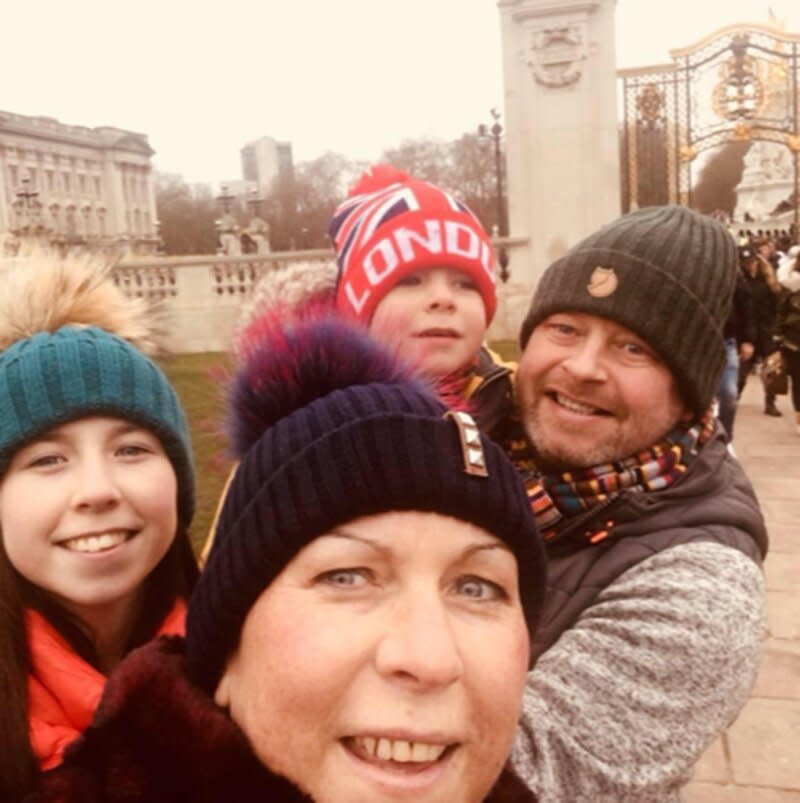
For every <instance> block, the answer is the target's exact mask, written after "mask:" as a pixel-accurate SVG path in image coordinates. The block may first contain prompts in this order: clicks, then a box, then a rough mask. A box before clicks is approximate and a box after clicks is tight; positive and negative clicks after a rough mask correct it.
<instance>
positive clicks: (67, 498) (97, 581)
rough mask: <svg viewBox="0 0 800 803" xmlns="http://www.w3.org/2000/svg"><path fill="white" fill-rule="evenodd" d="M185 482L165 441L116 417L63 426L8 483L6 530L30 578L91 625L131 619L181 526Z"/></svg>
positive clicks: (2, 496) (12, 556)
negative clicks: (180, 491)
mask: <svg viewBox="0 0 800 803" xmlns="http://www.w3.org/2000/svg"><path fill="white" fill-rule="evenodd" d="M176 492H177V480H176V477H175V472H174V471H173V468H172V464H171V463H170V461H169V459H168V458H167V456H166V454H165V453H164V449H163V447H162V445H161V442H160V441H159V439H158V438H157V437H156V436H155V435H154V434H153V433H151V432H150V431H149V430H146V429H142V428H141V427H139V426H138V425H135V424H133V423H131V422H129V421H125V420H123V419H117V418H104V417H103V418H101V417H92V418H83V419H80V420H78V421H73V422H71V423H69V424H64V425H63V426H59V427H56V428H55V429H52V430H50V431H49V432H47V433H46V434H44V435H42V436H41V437H40V438H37V439H36V440H35V441H33V442H31V443H29V444H27V445H26V446H24V447H23V448H21V449H20V450H19V451H18V452H16V453H15V454H14V456H13V458H12V460H11V463H10V465H9V467H8V470H7V471H6V473H5V475H4V476H3V477H2V479H0V533H2V538H3V544H4V546H5V550H6V554H7V555H8V559H9V561H10V562H11V564H12V565H13V566H14V568H15V569H16V570H17V571H18V572H19V573H20V574H21V575H23V576H24V577H25V578H26V579H27V580H28V581H29V582H31V583H33V584H34V585H36V586H38V587H39V588H41V589H42V590H44V591H46V592H47V593H49V594H51V595H52V596H53V597H54V598H55V599H56V601H57V602H59V603H60V604H61V605H62V606H63V607H64V608H66V609H67V610H68V611H70V612H71V613H73V614H74V615H76V616H77V617H78V618H79V619H81V620H82V621H83V622H85V623H86V624H89V625H90V626H91V625H92V623H94V622H97V621H108V619H109V617H110V619H111V620H112V621H116V622H126V621H127V622H129V621H130V618H131V617H133V616H135V603H136V601H137V592H138V591H139V590H140V588H141V586H142V581H143V580H144V579H145V578H146V577H147V576H148V575H149V574H150V572H151V571H152V570H153V569H154V568H155V566H156V565H157V564H158V563H159V561H160V560H161V559H162V558H163V557H164V555H165V554H166V552H167V550H168V549H169V547H170V545H171V544H172V539H173V538H174V536H175V530H176V526H177V505H176Z"/></svg>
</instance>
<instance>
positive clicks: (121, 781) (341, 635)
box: [34, 318, 544, 803]
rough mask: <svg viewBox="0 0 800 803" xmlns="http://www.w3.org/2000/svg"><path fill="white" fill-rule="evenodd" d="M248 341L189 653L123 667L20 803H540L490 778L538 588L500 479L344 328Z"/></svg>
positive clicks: (539, 567) (254, 334) (172, 645)
mask: <svg viewBox="0 0 800 803" xmlns="http://www.w3.org/2000/svg"><path fill="white" fill-rule="evenodd" d="M248 336H249V338H251V339H250V340H249V341H248V342H246V343H245V344H244V348H243V349H242V351H241V363H240V368H239V369H238V373H237V375H236V377H235V381H234V383H233V386H232V395H231V402H230V416H231V427H230V432H231V438H232V442H233V447H234V451H235V454H236V456H237V457H238V458H239V461H240V462H239V465H238V468H237V470H236V473H235V475H234V476H233V478H232V481H231V483H230V484H229V486H228V489H227V492H226V496H225V500H224V504H223V506H222V511H221V514H220V517H219V520H218V523H217V528H216V537H215V539H214V543H213V547H212V549H211V552H210V554H209V558H208V562H207V564H206V568H205V570H204V572H203V574H202V576H201V578H200V580H199V582H198V585H197V587H196V589H195V593H194V595H193V597H192V600H191V604H190V610H189V616H188V619H187V637H186V642H185V648H184V646H183V644H182V642H180V641H179V640H175V639H173V640H168V639H167V640H164V639H162V640H160V642H156V643H155V644H154V645H150V646H148V647H145V648H144V649H142V650H140V651H138V652H137V653H135V654H134V655H132V656H131V657H130V658H129V659H128V660H127V661H125V662H124V663H123V664H122V665H121V666H120V667H119V669H118V671H117V673H116V674H115V677H114V678H113V679H112V681H111V682H110V683H109V685H108V689H107V693H106V697H105V700H104V703H103V705H102V706H101V711H100V714H99V715H98V718H97V720H96V722H95V725H94V726H93V727H92V728H90V729H89V730H88V731H87V732H86V734H85V736H84V738H83V740H82V743H81V744H79V745H76V746H75V748H74V749H73V750H72V751H71V752H70V756H69V758H68V761H67V763H66V764H65V766H64V767H63V768H62V769H60V770H58V771H56V772H54V773H52V774H51V775H50V776H48V777H45V778H44V783H43V786H42V788H41V790H40V793H39V795H37V796H36V797H35V798H34V799H35V800H36V801H55V800H58V801H77V800H81V801H85V802H87V803H92V801H121V800H126V801H145V800H146V801H150V803H155V802H156V801H175V800H193V801H208V803H211V801H215V802H216V801H228V800H236V801H255V800H280V801H287V802H288V803H290V802H291V801H305V800H314V801H317V802H318V803H327V802H328V801H330V802H331V803H333V801H336V803H348V801H352V803H355V802H356V801H365V800H369V801H376V802H377V803H380V802H381V801H399V800H411V799H413V800H415V801H421V802H424V801H428V802H430V803H433V801H448V803H478V802H479V801H484V800H487V801H495V802H497V801H531V800H533V797H532V795H531V793H530V792H529V791H528V790H527V789H526V788H525V787H524V786H523V785H522V784H521V782H520V781H519V780H518V779H517V778H516V777H515V776H514V775H513V774H512V772H511V770H510V769H508V768H507V766H506V759H507V756H508V753H509V750H510V746H511V742H512V739H513V736H514V731H515V727H516V722H517V718H518V714H519V709H520V701H521V695H522V691H523V687H524V684H525V679H526V675H527V670H528V664H529V654H530V653H529V634H530V632H531V630H532V629H533V628H534V626H535V622H536V619H537V617H538V614H539V609H540V606H541V600H542V594H543V591H544V557H543V550H542V546H541V543H540V541H539V537H538V533H537V530H536V526H535V524H534V521H533V518H532V513H531V511H530V506H529V504H528V501H527V497H526V495H525V492H524V490H523V488H522V486H521V482H520V479H519V478H518V476H517V474H516V471H515V469H514V467H513V466H512V465H511V463H510V462H509V461H508V460H507V458H506V457H505V456H504V454H503V453H502V450H501V449H500V448H499V447H497V446H496V445H494V444H492V443H491V442H490V441H489V440H487V438H486V437H485V436H482V435H481V434H480V433H479V431H478V429H477V427H476V425H475V424H474V421H473V420H472V419H471V417H470V416H468V415H467V414H465V413H453V412H448V411H447V410H446V408H445V406H444V405H443V404H442V403H441V402H440V401H438V400H437V399H436V397H435V396H434V395H433V394H432V393H431V391H430V390H429V389H428V388H427V387H426V386H424V385H422V384H421V383H419V382H418V381H417V380H415V379H413V378H412V377H411V376H410V375H409V374H408V373H407V371H406V369H404V368H403V367H402V366H401V365H400V364H399V363H398V362H397V361H396V359H395V358H394V357H391V356H389V355H388V354H387V353H386V352H384V351H383V350H381V348H380V347H379V346H377V345H376V344H374V343H372V342H371V341H370V340H369V339H368V336H367V335H366V333H364V332H363V331H359V330H357V329H354V328H351V325H349V324H347V323H344V322H343V321H341V320H336V319H334V318H323V319H322V320H316V321H315V320H305V321H296V322H294V323H290V324H287V325H285V326H283V327H281V326H278V325H276V323H275V321H271V320H269V319H266V320H263V321H261V322H260V324H259V325H256V326H254V327H251V329H250V330H249V335H248ZM120 790H124V791H120ZM131 790H134V791H133V792H132V791H131Z"/></svg>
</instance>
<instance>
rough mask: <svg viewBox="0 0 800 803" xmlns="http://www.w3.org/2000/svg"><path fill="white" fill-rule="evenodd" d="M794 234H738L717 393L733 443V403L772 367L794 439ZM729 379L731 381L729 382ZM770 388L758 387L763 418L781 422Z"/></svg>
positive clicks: (798, 340)
mask: <svg viewBox="0 0 800 803" xmlns="http://www.w3.org/2000/svg"><path fill="white" fill-rule="evenodd" d="M793 238H794V228H792V229H790V230H774V231H772V232H770V231H765V230H758V231H757V232H755V233H753V232H751V231H749V230H739V232H738V243H739V264H740V267H741V274H740V277H739V280H738V283H737V288H736V292H735V295H734V302H733V305H732V309H731V313H730V317H729V318H728V321H727V322H726V326H725V331H724V336H725V342H726V348H727V349H728V358H727V362H726V368H725V371H724V372H723V375H722V377H721V378H720V385H719V388H718V401H719V417H720V420H721V421H722V423H723V425H724V426H725V429H726V431H727V432H728V436H729V438H730V439H731V440H732V439H733V427H734V418H735V414H736V401H737V399H738V397H739V396H741V394H742V391H743V390H744V388H745V385H746V384H747V381H748V379H749V377H750V376H751V375H753V374H755V373H756V372H757V371H758V369H761V371H762V374H763V373H764V372H765V370H766V369H767V368H770V369H771V368H772V367H773V366H775V357H779V358H780V359H779V361H778V368H779V370H780V371H782V372H783V373H784V374H785V375H786V377H787V386H788V384H791V397H792V407H793V410H794V414H795V425H796V431H797V433H798V434H799V435H800V389H798V383H800V373H799V372H798V362H799V360H798V356H797V354H798V351H800V330H798V323H797V321H796V320H795V319H796V312H797V308H798V306H800V297H798V296H795V293H797V291H798V290H800V246H798V245H797V244H796V240H795V239H793ZM734 377H737V379H736V380H734ZM774 387H775V386H774V385H773V384H772V383H770V382H769V381H767V382H764V413H765V414H766V415H769V416H774V417H781V416H782V415H783V412H782V411H781V410H780V408H779V407H778V405H777V403H776V401H777V394H776V391H775V389H774Z"/></svg>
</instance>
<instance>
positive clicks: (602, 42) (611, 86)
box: [498, 0, 620, 336]
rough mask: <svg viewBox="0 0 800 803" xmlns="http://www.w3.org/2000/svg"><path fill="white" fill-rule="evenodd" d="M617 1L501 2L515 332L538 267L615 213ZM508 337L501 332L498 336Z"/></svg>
mask: <svg viewBox="0 0 800 803" xmlns="http://www.w3.org/2000/svg"><path fill="white" fill-rule="evenodd" d="M615 6H616V0H498V8H499V11H500V20H501V33H502V39H503V72H504V83H505V128H506V165H507V177H508V182H507V186H508V200H509V204H508V206H509V228H510V235H511V236H512V237H527V238H528V248H527V253H524V252H523V253H519V252H517V253H516V254H515V256H514V259H513V262H512V264H511V265H510V268H511V282H510V284H509V286H508V288H507V292H506V294H505V295H506V299H505V303H506V313H505V316H506V319H507V320H506V321H505V322H498V323H499V324H501V328H502V329H503V330H507V331H508V332H511V331H513V330H515V329H516V328H517V327H518V325H519V322H520V321H521V318H522V315H523V314H524V311H525V308H526V307H527V303H528V301H529V299H530V292H531V290H532V288H533V287H534V286H535V284H536V281H537V280H538V278H539V276H541V274H542V272H543V271H544V269H545V268H546V267H547V266H548V265H549V264H550V263H551V262H552V261H553V260H554V259H557V258H558V257H559V256H561V254H563V253H564V251H565V250H566V249H567V248H569V247H570V246H571V245H573V244H575V243H576V242H577V241H578V240H579V239H580V238H582V237H584V236H585V235H587V234H589V233H590V232H591V231H593V230H594V229H596V228H598V227H599V226H601V225H602V224H604V223H606V222H608V221H610V220H612V219H613V218H615V217H617V216H618V215H619V214H620V173H619V144H618V140H619V135H618V133H617V127H618V124H619V123H618V120H617V79H616V54H615V44H614V12H615ZM498 334H499V335H500V336H505V335H506V334H507V332H506V331H503V332H498Z"/></svg>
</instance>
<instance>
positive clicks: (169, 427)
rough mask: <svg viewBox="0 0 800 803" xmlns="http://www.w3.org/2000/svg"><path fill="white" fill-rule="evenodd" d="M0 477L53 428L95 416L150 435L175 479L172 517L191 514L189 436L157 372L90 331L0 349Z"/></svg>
mask: <svg viewBox="0 0 800 803" xmlns="http://www.w3.org/2000/svg"><path fill="white" fill-rule="evenodd" d="M0 411H2V413H1V414H0V474H2V473H3V472H4V471H5V469H6V467H7V466H8V462H9V460H10V459H11V457H12V455H13V453H14V452H15V451H16V450H18V449H19V448H20V447H21V446H23V445H24V444H26V443H28V442H30V441H31V440H33V439H35V438H36V437H37V436H39V435H42V434H44V433H45V432H47V431H48V430H50V429H52V428H53V427H56V426H59V425H61V424H65V423H67V422H69V421H74V420H76V419H78V418H84V417H87V416H93V415H97V416H100V415H106V416H117V417H120V418H125V419H126V420H130V421H134V422H136V423H138V424H141V425H142V426H144V427H146V428H147V429H149V430H151V431H153V432H154V433H155V434H156V435H157V436H158V437H159V439H160V440H161V442H162V443H163V445H164V449H165V451H166V453H167V455H168V457H169V459H170V461H171V462H172V465H173V467H174V468H175V473H176V475H177V479H178V513H179V518H180V521H181V522H182V523H183V524H184V525H188V523H189V522H190V521H191V518H192V513H193V511H194V479H193V471H192V459H191V446H190V443H189V432H188V428H187V426H186V420H185V418H184V415H183V410H182V409H181V406H180V402H179V401H178V397H177V395H176V394H175V391H174V389H173V387H172V385H171V384H170V383H169V381H168V380H167V378H166V377H165V376H164V374H163V372H162V371H161V369H160V368H159V367H158V366H157V365H156V364H155V363H154V362H152V361H151V360H150V359H149V358H148V357H146V356H145V355H144V354H143V353H142V352H141V351H139V350H138V349H136V348H135V347H133V346H132V345H131V344H130V343H128V342H127V341H126V340H123V339H122V338H120V337H117V336H116V335H113V334H110V333H109V332H106V331H104V330H102V329H98V328H96V327H82V328H81V327H76V326H65V327H62V328H61V329H59V330H57V331H56V332H52V333H50V332H39V333H37V334H35V335H34V336H33V337H30V338H26V339H23V340H19V341H17V342H16V343H14V344H13V345H11V346H10V347H9V348H7V349H6V350H5V351H3V352H0Z"/></svg>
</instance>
